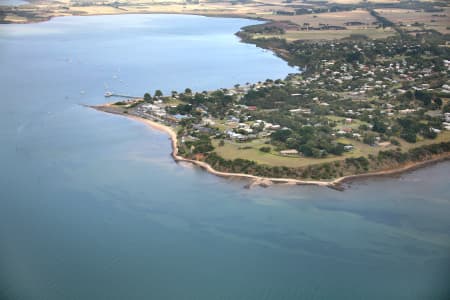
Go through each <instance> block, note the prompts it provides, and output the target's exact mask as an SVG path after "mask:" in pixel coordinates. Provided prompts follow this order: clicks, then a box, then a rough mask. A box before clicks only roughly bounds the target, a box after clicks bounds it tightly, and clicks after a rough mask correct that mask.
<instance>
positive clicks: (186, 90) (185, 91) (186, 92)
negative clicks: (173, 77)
mask: <svg viewBox="0 0 450 300" xmlns="http://www.w3.org/2000/svg"><path fill="white" fill-rule="evenodd" d="M184 93H185V94H192V90H191V89H190V88H186V89H185V90H184Z"/></svg>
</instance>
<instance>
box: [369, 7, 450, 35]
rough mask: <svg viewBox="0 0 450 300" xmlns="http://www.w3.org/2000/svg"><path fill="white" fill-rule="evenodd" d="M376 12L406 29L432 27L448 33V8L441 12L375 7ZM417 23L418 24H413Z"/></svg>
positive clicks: (449, 22) (449, 21) (449, 23)
mask: <svg viewBox="0 0 450 300" xmlns="http://www.w3.org/2000/svg"><path fill="white" fill-rule="evenodd" d="M376 12H377V13H379V14H380V15H381V16H383V17H385V18H386V19H388V20H390V21H391V22H393V23H395V24H397V25H402V24H403V25H405V27H403V28H404V29H405V30H407V31H413V30H424V29H434V30H436V31H439V32H441V33H444V34H445V33H450V30H449V29H447V28H448V27H449V26H450V17H449V16H450V8H448V7H447V8H444V11H443V12H424V11H422V10H412V9H400V8H392V9H377V10H376ZM415 23H418V25H419V26H414V24H415Z"/></svg>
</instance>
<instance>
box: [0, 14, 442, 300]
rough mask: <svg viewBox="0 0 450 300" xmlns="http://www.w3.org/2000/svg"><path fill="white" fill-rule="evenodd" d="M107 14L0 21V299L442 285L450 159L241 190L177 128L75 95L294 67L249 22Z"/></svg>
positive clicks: (319, 294) (325, 294)
mask: <svg viewBox="0 0 450 300" xmlns="http://www.w3.org/2000/svg"><path fill="white" fill-rule="evenodd" d="M253 23H254V22H253V21H249V20H242V19H220V18H205V17H197V16H170V15H148V16H139V15H131V16H100V17H66V18H56V19H53V20H52V21H50V22H46V23H39V24H28V25H1V26H0V66H1V68H0V88H1V97H0V113H1V114H0V299H2V300H3V299H208V300H209V299H258V300H259V299H448V296H449V295H450V290H449V285H448V282H450V280H449V276H450V218H449V216H450V197H449V193H450V176H449V175H450V163H441V164H438V165H435V166H432V167H428V168H425V169H422V170H418V171H415V172H413V173H409V174H404V175H402V176H400V177H396V178H385V179H371V180H367V181H359V182H355V183H353V184H351V187H350V188H349V189H347V190H346V191H344V192H337V191H334V190H330V189H325V188H319V187H276V186H275V187H271V188H269V189H262V188H256V189H252V190H246V189H243V186H244V184H245V182H243V181H239V180H224V179H221V178H217V177H214V176H212V175H210V174H207V173H205V172H203V171H200V170H198V169H196V168H194V167H192V166H189V165H179V164H175V163H174V162H173V161H172V159H171V158H170V156H169V153H170V144H169V142H168V138H167V136H165V135H164V134H162V133H159V132H155V131H151V130H148V128H146V127H145V126H143V125H142V124H139V123H136V122H133V121H130V120H127V119H124V118H121V117H117V116H112V115H108V114H103V113H100V112H97V111H93V110H90V109H88V108H85V107H82V106H80V105H78V104H79V103H88V104H95V103H101V102H103V101H105V99H104V98H103V96H102V95H103V93H104V91H105V89H110V90H113V91H115V92H121V93H129V94H132V95H142V94H143V93H144V92H146V91H148V90H151V91H154V90H155V89H162V90H163V91H164V92H169V91H171V90H183V89H184V88H185V87H191V88H193V89H194V90H207V89H213V88H219V87H229V86H232V85H234V84H235V83H241V84H242V83H245V82H247V81H249V82H254V81H258V80H265V79H266V78H274V79H275V78H282V77H284V76H285V75H286V74H288V73H289V72H293V71H294V70H293V69H291V68H290V67H288V66H287V65H286V63H285V62H283V61H281V60H280V59H279V58H277V57H275V56H274V55H273V54H271V53H269V52H264V51H262V50H261V49H258V48H256V47H254V46H252V45H246V44H242V43H239V41H238V39H237V38H236V37H235V36H234V35H233V33H234V32H236V31H237V30H239V28H240V27H242V26H245V25H249V24H253Z"/></svg>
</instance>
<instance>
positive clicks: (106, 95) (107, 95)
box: [105, 92, 113, 97]
mask: <svg viewBox="0 0 450 300" xmlns="http://www.w3.org/2000/svg"><path fill="white" fill-rule="evenodd" d="M112 95H113V93H111V92H106V93H105V97H111V96H112Z"/></svg>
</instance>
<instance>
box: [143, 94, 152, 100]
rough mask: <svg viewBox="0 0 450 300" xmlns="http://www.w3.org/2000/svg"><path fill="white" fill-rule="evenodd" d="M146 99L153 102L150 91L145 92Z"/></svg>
mask: <svg viewBox="0 0 450 300" xmlns="http://www.w3.org/2000/svg"><path fill="white" fill-rule="evenodd" d="M144 101H145V102H152V96H150V94H149V93H145V94H144Z"/></svg>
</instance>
